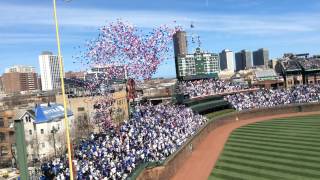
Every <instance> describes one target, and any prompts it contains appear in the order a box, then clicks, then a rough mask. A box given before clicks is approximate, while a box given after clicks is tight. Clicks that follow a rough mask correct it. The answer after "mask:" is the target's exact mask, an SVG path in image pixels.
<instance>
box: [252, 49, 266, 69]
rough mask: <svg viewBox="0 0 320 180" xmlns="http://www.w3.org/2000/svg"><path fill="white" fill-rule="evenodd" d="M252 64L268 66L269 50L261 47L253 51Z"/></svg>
mask: <svg viewBox="0 0 320 180" xmlns="http://www.w3.org/2000/svg"><path fill="white" fill-rule="evenodd" d="M252 54H253V65H254V66H264V67H265V68H267V67H268V62H269V50H268V49H266V48H261V49H258V50H256V51H253V53H252Z"/></svg>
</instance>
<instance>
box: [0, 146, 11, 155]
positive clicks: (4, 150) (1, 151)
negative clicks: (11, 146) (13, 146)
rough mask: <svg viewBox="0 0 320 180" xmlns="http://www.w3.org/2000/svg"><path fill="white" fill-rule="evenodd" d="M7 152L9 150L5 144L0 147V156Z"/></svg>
mask: <svg viewBox="0 0 320 180" xmlns="http://www.w3.org/2000/svg"><path fill="white" fill-rule="evenodd" d="M8 154H9V150H8V148H7V147H5V146H1V148H0V156H6V155H8Z"/></svg>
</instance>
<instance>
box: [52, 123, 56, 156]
mask: <svg viewBox="0 0 320 180" xmlns="http://www.w3.org/2000/svg"><path fill="white" fill-rule="evenodd" d="M57 132H58V130H57V129H56V128H55V127H54V126H53V127H52V129H51V133H52V136H53V148H54V157H57V150H56V139H55V137H54V134H56V133H57Z"/></svg>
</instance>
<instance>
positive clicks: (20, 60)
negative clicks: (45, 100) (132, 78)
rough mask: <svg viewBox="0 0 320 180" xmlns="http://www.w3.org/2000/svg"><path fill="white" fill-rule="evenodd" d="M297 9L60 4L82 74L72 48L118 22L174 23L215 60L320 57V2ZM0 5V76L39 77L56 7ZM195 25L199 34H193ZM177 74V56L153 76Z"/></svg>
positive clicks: (243, 0)
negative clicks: (264, 51)
mask: <svg viewBox="0 0 320 180" xmlns="http://www.w3.org/2000/svg"><path fill="white" fill-rule="evenodd" d="M298 2H299V1H295V0H294V1H288V0H285V1H281V2H277V1H262V0H261V1H259V0H254V1H249V0H240V1H235V0H224V1H219V2H214V1H210V0H209V1H208V4H207V3H206V1H203V2H199V1H191V0H187V1H173V2H171V1H167V0H165V1H162V2H161V3H160V2H154V3H152V4H150V3H148V1H145V0H139V1H137V2H135V3H132V2H128V1H126V0H121V1H117V2H104V1H97V0H95V1H90V3H88V2H85V1H83V0H74V1H71V2H69V3H67V2H63V1H58V15H59V21H60V25H61V32H60V34H61V38H62V39H61V41H62V53H63V54H62V55H63V57H64V59H65V71H69V70H73V71H79V70H83V69H82V68H81V66H80V64H74V63H73V61H74V59H72V56H77V55H78V54H79V53H80V52H79V50H78V49H74V48H75V47H78V46H83V45H85V42H86V40H90V39H94V38H96V37H97V35H98V30H97V29H98V28H99V27H101V26H102V25H105V24H106V22H111V21H114V20H116V19H117V18H122V19H123V20H126V21H129V22H132V23H133V24H136V25H137V26H138V27H139V28H142V29H144V30H150V28H152V27H154V26H159V25H161V24H172V23H173V21H176V22H177V23H178V24H181V25H183V26H184V27H185V29H186V31H187V33H189V34H197V35H199V36H200V38H201V44H202V45H201V49H203V50H206V51H209V52H214V53H219V52H221V50H223V49H225V48H227V49H230V50H232V51H233V52H237V51H240V50H242V49H249V50H252V51H253V50H256V49H259V48H263V47H264V48H268V49H269V50H270V58H275V57H281V56H282V54H283V53H287V52H293V53H304V52H308V53H310V54H320V50H319V49H318V47H317V46H318V45H319V43H318V42H319V40H320V28H319V27H320V23H319V21H318V18H319V16H320V14H319V13H315V10H316V9H317V8H319V7H320V3H319V2H317V1H310V2H309V3H304V4H301V3H300V4H299V3H298ZM0 5H1V6H0V10H1V11H0V12H1V18H0V23H1V25H2V28H1V30H0V37H1V39H2V40H1V42H0V50H1V52H2V53H1V54H0V74H2V73H4V70H5V68H6V67H9V66H13V65H16V64H24V65H31V66H34V67H36V69H37V72H39V64H38V61H37V57H38V55H39V54H40V53H41V52H42V51H45V50H49V51H52V52H53V53H54V54H56V44H55V34H54V26H53V19H52V7H51V6H52V5H51V1H50V2H42V1H39V0H35V1H32V2H30V3H29V2H28V3H25V2H23V1H18V0H13V1H10V3H4V2H1V3H0ZM84 7H86V8H84ZM39 14H41V16H39ZM133 15H134V16H133ZM191 23H192V24H193V25H194V28H190V24H191ZM195 48H196V45H195V44H194V45H193V46H191V47H190V46H189V52H193V51H194V49H195ZM174 68H175V67H174V58H173V51H172V58H171V59H170V60H167V61H166V62H164V63H163V65H162V66H161V67H160V69H159V70H158V73H157V74H156V75H157V76H164V77H174V76H175V69H174ZM165 72H168V73H167V74H166V73H165Z"/></svg>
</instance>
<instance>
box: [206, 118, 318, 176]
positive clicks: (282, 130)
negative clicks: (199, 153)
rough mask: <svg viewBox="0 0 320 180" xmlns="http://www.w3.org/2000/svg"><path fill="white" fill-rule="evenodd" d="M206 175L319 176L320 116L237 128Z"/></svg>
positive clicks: (272, 121)
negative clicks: (210, 171)
mask: <svg viewBox="0 0 320 180" xmlns="http://www.w3.org/2000/svg"><path fill="white" fill-rule="evenodd" d="M208 179H210V180H211V179H213V180H215V179H217V180H222V179H224V180H226V179H227V180H240V179H243V180H251V179H252V180H264V179H270V180H271V179H272V180H296V179H305V180H313V179H318V180H320V116H308V117H294V118H286V119H274V120H270V121H264V122H258V123H254V124H251V125H247V126H244V127H241V128H239V129H236V130H235V131H234V132H233V133H232V134H231V136H230V137H229V139H228V141H227V143H226V145H225V147H224V150H223V153H222V154H221V156H220V158H219V160H218V162H217V164H216V166H215V168H214V169H213V170H212V173H211V174H210V176H209V177H208Z"/></svg>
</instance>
